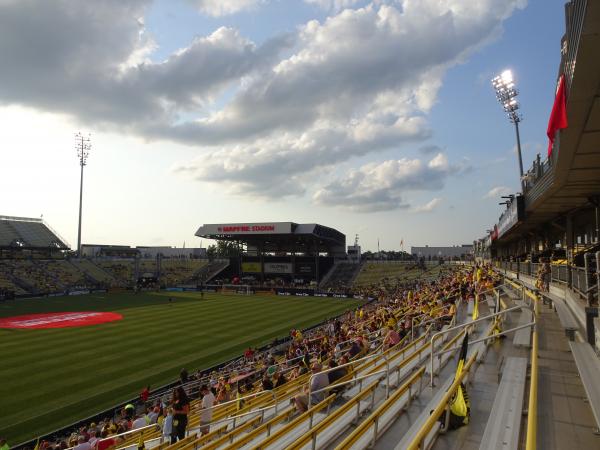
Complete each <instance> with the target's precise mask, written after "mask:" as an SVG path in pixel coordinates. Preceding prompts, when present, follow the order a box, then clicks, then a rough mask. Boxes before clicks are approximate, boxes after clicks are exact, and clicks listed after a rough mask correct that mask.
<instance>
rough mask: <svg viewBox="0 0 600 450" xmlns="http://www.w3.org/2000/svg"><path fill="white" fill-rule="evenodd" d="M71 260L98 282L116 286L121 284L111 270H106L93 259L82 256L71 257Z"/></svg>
mask: <svg viewBox="0 0 600 450" xmlns="http://www.w3.org/2000/svg"><path fill="white" fill-rule="evenodd" d="M70 262H71V264H73V265H74V266H75V267H77V268H78V269H79V270H80V271H82V272H84V273H85V274H86V275H87V276H89V277H90V278H91V279H92V280H94V281H96V282H97V283H100V284H103V285H106V286H109V287H115V286H118V285H119V282H118V281H117V279H116V278H115V277H114V276H113V275H112V274H111V273H110V272H108V271H106V270H104V269H103V268H102V267H100V266H99V265H97V264H96V263H94V262H93V261H92V260H89V259H85V258H81V259H71V260H70Z"/></svg>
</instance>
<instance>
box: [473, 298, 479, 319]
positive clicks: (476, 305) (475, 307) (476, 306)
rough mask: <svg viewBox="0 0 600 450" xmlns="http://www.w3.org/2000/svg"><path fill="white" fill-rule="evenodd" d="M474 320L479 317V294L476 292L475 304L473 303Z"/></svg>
mask: <svg viewBox="0 0 600 450" xmlns="http://www.w3.org/2000/svg"><path fill="white" fill-rule="evenodd" d="M472 317H473V320H477V318H478V317H479V294H475V304H474V305H473V316H472Z"/></svg>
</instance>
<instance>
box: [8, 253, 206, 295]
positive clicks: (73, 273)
mask: <svg viewBox="0 0 600 450" xmlns="http://www.w3.org/2000/svg"><path fill="white" fill-rule="evenodd" d="M207 263H208V262H207V261H206V260H194V259H186V260H179V259H163V260H162V261H161V276H162V282H163V283H164V284H167V285H169V286H174V285H176V284H178V283H185V282H188V281H190V280H192V279H193V278H194V277H196V275H197V274H198V273H199V272H200V271H201V270H202V269H203V267H205V266H206V265H207ZM156 272H157V267H156V261H155V260H142V261H140V263H139V267H138V273H139V275H140V276H141V275H144V274H146V273H151V274H155V273H156ZM134 273H135V262H134V261H133V260H132V259H106V260H101V259H99V260H92V259H69V260H65V259H48V260H43V259H31V260H28V259H10V260H0V289H5V290H10V291H13V292H14V293H15V294H16V295H22V294H40V293H54V292H63V291H65V290H67V289H77V288H94V287H102V288H111V287H129V286H131V285H132V284H133V283H134V280H133V278H134Z"/></svg>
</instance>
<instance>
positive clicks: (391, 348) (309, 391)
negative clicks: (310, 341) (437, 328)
mask: <svg viewBox="0 0 600 450" xmlns="http://www.w3.org/2000/svg"><path fill="white" fill-rule="evenodd" d="M424 337H425V336H422V337H420V338H418V339H417V340H414V341H412V342H410V343H409V344H408V345H406V346H404V347H402V348H400V349H396V351H397V352H398V353H400V352H402V360H403V361H404V360H405V359H406V358H405V357H404V354H405V352H406V350H408V349H409V348H410V347H413V346H416V344H417V343H418V342H419V341H421V340H422V339H423V338H424ZM402 343H403V341H400V342H399V343H398V344H396V345H395V346H394V347H396V346H398V345H400V344H402ZM394 347H390V348H389V349H387V350H386V351H384V352H383V353H372V354H370V355H367V356H364V357H362V358H360V359H357V360H355V361H349V362H347V363H345V364H340V365H339V366H336V367H331V368H329V369H325V370H322V371H320V372H319V373H329V372H333V371H334V370H337V369H340V368H343V367H347V366H351V365H353V364H354V363H357V362H359V361H366V360H368V359H375V360H377V358H380V357H384V358H385V363H386V366H389V362H388V361H387V356H388V354H389V353H390V352H391V351H393V349H394ZM417 353H420V352H415V353H414V354H417ZM414 354H413V355H414ZM413 355H410V356H409V357H408V359H412V357H413ZM388 370H389V367H388ZM315 375H317V374H311V375H310V377H309V379H308V405H309V406H310V405H311V394H314V393H317V392H322V391H324V390H328V389H331V388H332V387H335V386H337V385H330V386H327V387H326V388H325V389H319V390H317V391H312V390H311V383H312V379H313V377H314V376H315ZM348 375H349V374H348ZM367 375H374V373H373V372H369V373H368V374H367ZM360 379H362V378H359V377H356V378H354V377H353V378H352V380H349V381H348V382H347V383H350V382H353V381H358V380H360ZM347 383H341V384H339V385H340V386H341V385H342V384H347ZM386 397H387V393H386Z"/></svg>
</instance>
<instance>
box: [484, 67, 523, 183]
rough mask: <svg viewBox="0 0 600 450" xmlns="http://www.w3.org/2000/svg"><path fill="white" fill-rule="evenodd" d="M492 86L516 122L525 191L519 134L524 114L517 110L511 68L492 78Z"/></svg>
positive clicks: (510, 118)
mask: <svg viewBox="0 0 600 450" xmlns="http://www.w3.org/2000/svg"><path fill="white" fill-rule="evenodd" d="M492 86H494V90H495V91H496V98H497V99H498V101H499V102H500V104H501V105H502V108H504V111H505V112H506V115H507V116H508V119H509V120H510V121H511V122H512V123H514V124H515V132H516V134H517V153H518V155H519V173H520V180H521V191H522V192H523V193H524V192H525V181H524V180H523V157H522V155H521V137H520V136H519V122H520V121H521V120H522V119H523V116H521V114H519V113H518V112H517V111H518V109H519V102H518V101H517V95H518V94H519V91H518V90H517V89H516V88H515V82H514V78H513V74H512V72H511V71H510V70H505V71H504V72H502V73H501V74H500V75H498V76H497V77H495V78H493V79H492Z"/></svg>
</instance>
